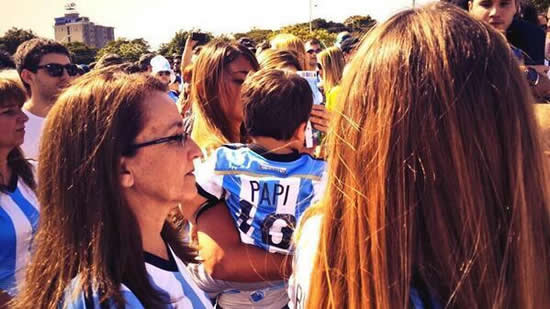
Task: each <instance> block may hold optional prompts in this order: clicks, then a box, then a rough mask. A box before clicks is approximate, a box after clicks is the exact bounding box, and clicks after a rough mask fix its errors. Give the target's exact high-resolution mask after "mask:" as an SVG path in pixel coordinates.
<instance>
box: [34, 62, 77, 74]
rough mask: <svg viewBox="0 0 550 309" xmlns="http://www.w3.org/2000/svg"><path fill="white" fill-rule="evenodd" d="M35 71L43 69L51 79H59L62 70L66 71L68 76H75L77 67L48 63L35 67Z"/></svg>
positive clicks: (74, 65)
mask: <svg viewBox="0 0 550 309" xmlns="http://www.w3.org/2000/svg"><path fill="white" fill-rule="evenodd" d="M36 69H37V70H39V69H44V70H46V72H47V73H48V75H50V76H51V77H61V76H63V69H65V71H67V74H69V76H75V75H76V74H78V67H77V66H76V64H72V63H68V64H65V65H63V64H59V63H48V64H45V65H39V66H37V67H36Z"/></svg>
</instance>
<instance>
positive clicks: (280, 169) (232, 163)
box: [195, 70, 325, 308]
mask: <svg viewBox="0 0 550 309" xmlns="http://www.w3.org/2000/svg"><path fill="white" fill-rule="evenodd" d="M241 94H242V102H243V109H244V127H245V129H246V132H247V134H248V136H249V137H250V140H251V143H250V144H248V145H243V144H231V145H224V146H222V147H220V148H219V149H217V150H216V151H214V153H213V154H212V155H211V156H210V157H209V158H208V159H207V160H206V161H205V162H204V163H203V164H200V165H199V166H197V168H196V171H195V175H196V180H197V185H198V187H199V193H200V194H201V195H202V196H203V197H205V198H207V199H209V200H220V199H223V200H225V203H226V204H227V207H228V209H229V212H230V214H231V216H232V218H233V221H234V223H235V226H236V228H237V230H238V231H239V234H240V239H241V241H242V242H243V243H246V244H250V245H254V246H257V247H260V248H263V249H265V250H268V251H269V252H276V253H282V254H286V255H289V254H292V249H291V240H292V233H293V232H294V228H295V226H296V223H297V222H298V220H299V219H300V217H301V215H302V214H303V213H304V211H305V210H306V209H307V207H309V206H310V204H311V203H312V201H313V200H314V199H316V198H318V197H319V196H320V191H321V190H322V188H321V187H322V185H321V179H322V176H323V173H324V171H325V162H324V161H322V160H317V159H315V158H313V157H311V156H310V155H309V154H305V153H302V151H303V150H304V140H305V136H304V135H305V130H306V124H307V122H308V119H309V115H310V113H311V109H312V102H313V99H312V93H311V89H310V86H309V84H308V82H307V81H306V80H305V79H303V78H301V77H299V76H298V75H297V74H295V73H291V72H288V71H282V70H262V71H259V72H257V73H255V74H254V75H252V76H251V77H249V78H248V79H247V80H246V82H245V83H244V85H243V89H242V92H241ZM239 262H242V263H246V262H247V261H235V263H239ZM219 286H221V285H219ZM235 286H236V285H235ZM235 286H233V287H235ZM256 286H257V287H259V289H257V290H254V285H253V284H252V285H249V286H248V288H247V289H248V290H249V291H244V290H243V289H239V288H237V289H230V290H228V289H225V291H224V292H223V293H222V294H221V295H220V296H219V298H218V304H219V305H221V307H223V308H231V307H233V308H237V307H243V306H247V307H250V306H252V307H261V308H268V307H273V308H282V307H284V306H285V305H286V304H287V303H288V296H287V294H286V283H285V282H280V283H270V284H268V285H266V282H262V283H258V284H257V285H256ZM202 288H205V289H206V290H208V289H207V288H206V287H205V286H202Z"/></svg>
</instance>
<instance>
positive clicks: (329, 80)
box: [317, 46, 346, 92]
mask: <svg viewBox="0 0 550 309" xmlns="http://www.w3.org/2000/svg"><path fill="white" fill-rule="evenodd" d="M317 60H318V65H319V69H320V72H321V76H322V78H321V79H322V80H323V87H324V89H325V92H328V91H330V89H332V88H333V87H335V86H337V85H338V84H340V80H341V79H342V73H343V72H344V66H345V65H346V61H345V60H344V54H343V53H342V51H341V50H340V48H338V47H336V46H332V47H329V48H327V49H325V50H323V51H322V52H321V53H320V54H319V55H317Z"/></svg>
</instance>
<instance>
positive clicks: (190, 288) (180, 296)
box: [60, 249, 212, 309]
mask: <svg viewBox="0 0 550 309" xmlns="http://www.w3.org/2000/svg"><path fill="white" fill-rule="evenodd" d="M169 257H170V260H164V259H161V258H159V257H157V256H154V255H152V254H149V253H146V252H145V253H144V259H145V268H146V270H147V274H148V276H149V279H150V281H151V284H152V285H153V287H154V288H155V289H156V290H157V291H159V292H160V293H161V294H162V295H163V296H167V297H168V299H167V303H166V304H165V305H164V306H160V307H159V308H163V309H175V308H193V309H209V308H212V304H211V302H210V300H209V299H208V297H207V296H206V295H205V294H204V292H203V291H202V290H201V289H199V288H198V287H197V285H196V284H195V283H194V282H193V280H192V279H191V277H190V274H189V272H188V271H187V268H186V266H185V264H184V263H183V262H182V261H181V260H180V259H179V258H178V257H177V256H176V255H175V254H174V252H173V251H172V250H171V249H169ZM77 284H78V278H75V279H73V281H72V282H71V285H70V286H69V288H67V290H66V291H65V295H66V299H65V303H62V304H60V307H62V306H64V305H66V307H67V308H68V309H100V308H115V307H116V306H115V304H114V302H113V301H111V300H108V301H107V302H105V303H103V304H100V302H99V300H100V298H101V297H100V295H98V294H97V292H93V293H92V295H91V297H86V296H85V295H84V293H80V294H79V295H78V296H77V297H76V298H74V299H73V298H72V293H73V289H74V287H75V286H76V285H77ZM120 291H121V294H122V296H123V297H124V301H125V303H126V306H125V308H127V309H130V308H133V309H134V308H135V309H140V308H144V306H143V305H142V304H141V302H140V301H139V299H138V298H137V297H136V295H135V294H134V293H133V292H132V291H131V290H130V289H129V288H128V287H127V286H126V285H125V284H122V286H121V288H120Z"/></svg>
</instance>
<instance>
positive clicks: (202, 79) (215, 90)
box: [191, 40, 258, 149]
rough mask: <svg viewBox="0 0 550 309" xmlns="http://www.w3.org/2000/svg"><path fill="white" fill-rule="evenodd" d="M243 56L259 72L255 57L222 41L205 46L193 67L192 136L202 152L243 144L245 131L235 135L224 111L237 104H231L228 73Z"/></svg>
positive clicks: (238, 45) (244, 48)
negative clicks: (224, 106) (228, 144)
mask: <svg viewBox="0 0 550 309" xmlns="http://www.w3.org/2000/svg"><path fill="white" fill-rule="evenodd" d="M240 56H243V57H245V58H246V60H248V61H249V62H250V65H251V66H252V68H253V69H254V70H258V62H257V61H256V58H255V56H254V54H252V53H251V52H250V51H249V50H248V49H247V48H246V47H244V46H241V45H240V44H237V43H228V42H224V41H222V40H214V41H211V42H210V43H208V44H207V45H205V46H204V47H203V48H202V50H201V52H200V54H199V56H198V57H197V60H196V62H195V64H194V66H193V76H192V82H191V101H192V104H193V113H194V116H195V118H194V122H193V131H192V135H191V136H192V138H193V140H194V141H195V142H196V143H197V145H199V147H200V148H201V149H212V148H217V147H218V146H220V145H222V144H226V143H238V142H242V141H243V138H244V130H241V132H238V133H236V132H232V131H233V130H232V128H231V125H230V122H229V119H228V118H227V116H226V115H225V113H224V112H223V108H222V106H223V105H224V104H233V102H229V100H230V99H229V94H228V93H229V89H228V88H229V85H227V83H226V82H225V80H224V73H226V72H229V70H228V66H229V64H230V63H231V62H233V61H235V60H237V58H238V57H240Z"/></svg>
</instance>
